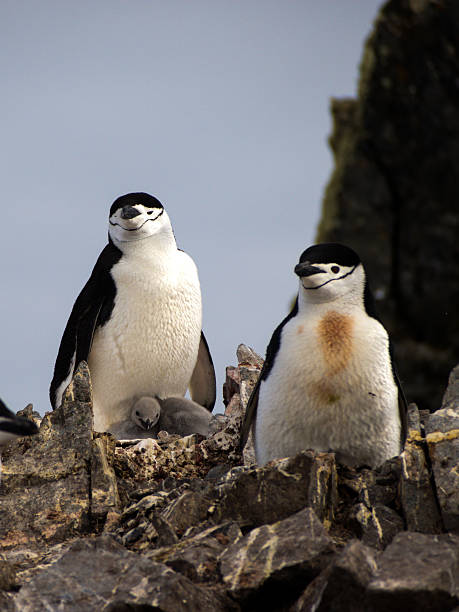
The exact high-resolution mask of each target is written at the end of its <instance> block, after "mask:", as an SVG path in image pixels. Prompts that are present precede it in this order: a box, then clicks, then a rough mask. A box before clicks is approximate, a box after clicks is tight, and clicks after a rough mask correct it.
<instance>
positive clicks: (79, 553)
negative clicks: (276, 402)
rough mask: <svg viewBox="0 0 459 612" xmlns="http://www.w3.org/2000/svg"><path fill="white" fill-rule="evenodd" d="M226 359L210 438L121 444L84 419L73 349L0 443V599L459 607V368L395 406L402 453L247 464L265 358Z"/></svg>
mask: <svg viewBox="0 0 459 612" xmlns="http://www.w3.org/2000/svg"><path fill="white" fill-rule="evenodd" d="M238 357H239V360H240V363H239V365H238V366H237V367H230V368H227V380H226V383H225V385H224V397H225V404H226V411H225V414H224V415H216V416H215V417H214V419H213V422H212V427H211V433H210V434H209V436H208V437H207V438H203V437H202V436H198V435H193V436H188V437H185V438H180V437H178V436H168V435H167V434H166V433H165V432H163V433H162V434H160V435H159V437H158V439H157V440H148V441H142V442H141V443H130V444H127V443H123V444H121V443H119V442H117V441H116V440H115V439H114V438H113V437H112V436H111V435H110V434H105V433H103V434H100V433H96V432H94V431H93V428H92V408H91V382H90V377H89V371H88V368H87V366H86V364H84V363H82V364H81V365H80V367H79V369H78V371H77V373H76V375H75V377H74V380H73V382H72V384H71V386H70V387H69V389H68V390H67V392H66V394H65V398H64V402H63V404H62V406H61V407H60V408H59V409H58V410H55V411H54V412H51V413H48V414H46V415H45V416H44V418H43V419H42V420H41V419H40V417H39V416H38V415H37V414H36V413H33V412H32V409H31V407H29V408H27V409H26V410H25V411H23V412H22V413H23V414H26V415H27V416H29V417H30V418H34V419H35V420H36V421H37V422H38V421H40V432H39V434H38V435H37V436H35V437H34V438H25V439H22V440H18V441H16V442H12V443H10V445H9V446H8V447H7V448H6V449H5V452H4V469H3V477H2V485H1V487H2V488H1V494H0V508H1V514H0V545H1V547H2V555H1V558H0V605H1V609H2V610H6V611H9V610H15V611H21V612H26V611H29V610H30V611H32V610H33V611H34V612H36V611H39V610H66V611H67V610H68V611H72V610H75V612H76V611H81V610H85V611H90V610H111V611H114V610H118V611H121V610H164V611H167V612H180V611H181V610H200V611H206V610H208V611H209V612H210V611H212V612H217V611H219V610H258V609H265V610H279V611H281V610H282V611H291V612H293V611H297V612H299V611H306V610H311V611H312V610H320V611H325V610H337V611H338V610H349V611H351V610H365V611H367V612H371V611H373V610H374V611H376V610H378V611H379V610H380V611H382V610H389V609H390V610H402V609H403V610H411V609H416V610H419V611H423V610H425V611H427V610H442V611H447V610H453V609H454V608H456V607H457V606H459V367H457V368H456V369H455V370H454V371H453V372H452V374H451V377H450V383H449V386H448V389H447V391H446V393H445V396H444V399H443V405H442V407H441V409H440V410H438V411H437V412H436V413H434V414H433V415H431V416H430V417H429V415H428V414H421V415H420V414H419V411H418V410H417V408H416V406H415V405H411V406H410V409H409V436H408V440H407V443H406V446H405V450H404V452H403V453H402V455H401V456H400V457H397V458H394V459H391V460H390V461H388V462H386V463H385V464H384V465H383V466H381V468H379V469H377V470H370V469H366V468H362V469H359V470H351V469H349V468H345V467H343V466H341V465H338V464H337V463H336V462H335V457H334V455H333V454H331V453H315V452H312V451H308V450H306V451H303V452H301V453H300V454H298V455H297V456H295V457H289V458H286V459H281V460H278V461H273V462H271V463H270V464H268V465H267V466H265V467H262V468H260V467H257V466H256V465H255V463H254V458H253V450H252V449H251V448H250V446H249V448H248V449H247V450H246V451H245V452H244V456H241V455H240V454H239V453H238V451H237V445H238V440H239V431H240V426H241V421H242V416H243V413H244V407H245V405H246V402H247V399H248V397H249V395H250V392H251V389H252V388H253V385H254V384H255V381H256V379H257V376H258V374H259V370H260V367H261V361H260V360H259V358H258V357H257V356H256V355H254V354H253V353H252V352H251V351H249V350H247V349H246V347H240V349H239V350H238Z"/></svg>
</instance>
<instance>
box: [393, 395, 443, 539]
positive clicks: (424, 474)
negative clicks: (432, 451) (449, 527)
mask: <svg viewBox="0 0 459 612" xmlns="http://www.w3.org/2000/svg"><path fill="white" fill-rule="evenodd" d="M426 452H427V446H426V441H425V438H424V436H423V435H422V431H421V421H420V418H419V411H418V409H417V407H416V405H415V404H411V405H410V406H409V407H408V435H407V439H406V442H405V448H404V452H403V453H402V455H401V460H402V474H401V476H402V477H401V480H400V502H401V505H402V509H403V514H404V517H405V521H406V527H407V529H408V530H409V531H419V532H421V533H441V531H442V524H441V518H440V513H439V511H438V505H437V501H436V499H435V492H434V486H433V483H432V482H431V478H430V473H429V467H428V464H427V460H426Z"/></svg>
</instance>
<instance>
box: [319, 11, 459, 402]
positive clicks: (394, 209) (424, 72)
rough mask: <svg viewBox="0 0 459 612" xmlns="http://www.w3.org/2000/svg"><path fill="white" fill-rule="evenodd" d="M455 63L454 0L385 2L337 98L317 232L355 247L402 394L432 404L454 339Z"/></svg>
mask: <svg viewBox="0 0 459 612" xmlns="http://www.w3.org/2000/svg"><path fill="white" fill-rule="evenodd" d="M419 6H423V9H422V10H419ZM458 73H459V16H458V5H457V2H454V0H446V1H445V2H420V1H417V2H414V1H412V0H411V1H404V2H386V3H385V4H384V5H383V7H382V9H381V11H380V14H379V16H378V18H377V19H376V21H375V25H374V29H373V32H372V33H371V35H370V37H369V38H368V40H367V43H366V45H365V49H364V52H363V57H362V62H361V70H360V82H359V89H358V92H359V93H358V99H357V100H355V101H352V100H342V101H341V100H335V101H334V102H333V103H332V114H333V118H334V123H335V127H334V130H333V134H332V137H331V144H332V148H333V153H334V157H335V169H334V172H333V175H332V177H331V179H330V182H329V184H328V187H327V189H326V192H325V197H324V201H323V211H322V218H321V221H320V225H319V230H318V234H317V241H319V242H320V241H333V242H335V241H337V242H343V243H345V244H348V245H349V246H351V247H352V248H355V250H356V251H357V252H358V253H359V255H360V257H361V258H362V261H363V262H364V264H365V269H366V271H367V272H368V276H369V279H370V284H371V285H372V288H373V292H374V293H375V295H376V298H377V309H378V312H379V314H380V316H381V317H382V320H383V321H384V324H385V326H386V327H387V328H388V329H389V331H390V332H391V335H392V339H393V341H394V344H395V348H396V356H397V357H398V364H399V369H400V374H401V379H402V383H403V385H404V387H405V392H406V395H407V397H408V398H410V400H411V401H415V402H416V403H417V404H418V405H419V406H421V407H423V408H424V407H429V408H430V409H431V410H433V409H436V408H437V406H438V405H439V404H440V393H441V389H442V388H443V386H444V381H445V380H446V377H447V375H448V372H449V371H450V369H451V368H452V367H453V366H454V365H456V360H457V354H458V349H459V326H458V325H457V316H456V310H455V305H457V304H458V303H459V283H457V282H452V279H454V278H456V275H457V270H456V262H457V261H458V259H459V241H458V240H457V235H458V228H459V209H458V207H457V203H456V200H457V198H456V191H457V187H456V186H457V184H458V182H459V166H458V164H457V159H458V157H459V117H458V114H457V112H456V109H457V105H458V103H459V87H458V83H457V80H456V77H457V74H458Z"/></svg>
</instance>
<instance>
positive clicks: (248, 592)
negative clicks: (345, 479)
mask: <svg viewBox="0 0 459 612" xmlns="http://www.w3.org/2000/svg"><path fill="white" fill-rule="evenodd" d="M334 550H335V547H334V545H333V543H332V540H331V538H330V537H329V536H328V535H327V533H326V531H325V529H324V528H323V526H322V524H321V523H320V521H319V519H318V518H317V516H316V515H315V513H314V511H313V510H312V509H311V508H305V509H304V510H301V511H300V512H297V513H296V514H294V515H292V516H290V517H288V518H286V519H284V520H282V521H279V522H277V523H274V524H272V525H263V526H262V527H259V528H257V529H254V530H253V531H251V532H250V533H249V534H247V535H246V536H245V537H243V538H242V539H240V540H239V541H237V542H236V543H235V544H232V545H231V546H229V547H228V548H227V550H226V551H225V552H224V553H223V555H222V557H221V561H220V571H221V574H222V577H223V582H224V584H225V585H226V587H227V589H228V591H229V593H231V596H232V597H234V598H236V599H238V600H245V602H246V603H245V605H246V606H248V607H249V609H262V608H263V607H265V609H271V610H275V609H277V607H280V606H281V605H282V606H286V604H288V602H289V601H290V602H293V601H294V600H295V599H296V597H297V596H298V594H299V593H300V592H301V590H302V588H303V587H304V584H305V583H306V582H307V581H309V580H311V579H312V578H314V577H315V576H317V575H318V574H319V573H320V572H321V570H322V569H324V567H325V566H326V565H327V564H328V563H329V561H330V559H331V557H332V555H333V553H334ZM266 606H268V607H267V608H266Z"/></svg>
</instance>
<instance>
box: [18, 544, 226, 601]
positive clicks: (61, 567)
mask: <svg viewBox="0 0 459 612" xmlns="http://www.w3.org/2000/svg"><path fill="white" fill-rule="evenodd" d="M64 585H65V586H64ZM227 606H231V602H230V601H228V600H227V598H225V597H224V596H223V595H221V594H219V593H218V592H212V591H211V590H209V589H204V588H201V587H199V586H198V585H195V584H193V583H192V582H191V581H190V580H188V579H187V578H186V577H185V576H183V575H181V574H177V573H176V572H174V571H173V570H171V569H170V568H169V567H166V566H165V565H163V564H160V563H155V562H153V561H150V560H149V559H147V558H145V557H141V556H139V555H137V554H135V553H132V552H130V551H127V550H126V549H125V548H123V547H122V546H120V545H119V544H117V543H116V542H115V541H113V540H112V539H111V538H109V537H107V536H102V537H99V538H95V539H91V540H90V539H85V540H83V539H82V540H77V541H76V542H74V543H73V544H71V545H70V546H69V547H68V548H67V549H66V550H65V551H64V552H63V554H62V555H61V557H60V558H59V559H57V560H55V561H54V562H53V563H51V564H50V565H48V566H45V567H43V569H42V570H41V571H40V572H39V573H38V574H37V575H36V576H35V577H34V578H32V580H31V581H30V582H29V583H28V584H26V585H24V586H23V587H22V589H21V590H20V592H19V593H18V595H17V596H16V597H15V599H14V609H15V610H17V611H18V612H41V611H45V610H46V611H48V610H58V609H65V610H66V611H67V610H68V612H72V611H75V612H77V611H78V612H81V610H85V611H88V612H90V611H92V610H94V611H96V610H97V611H99V610H112V611H115V610H133V609H137V610H139V609H142V610H147V609H151V610H153V609H155V610H163V611H164V612H180V611H185V610H187V611H189V610H197V609H199V610H204V611H208V612H214V611H218V610H226V609H228V608H227ZM229 609H231V607H230V608H229ZM233 609H234V607H233Z"/></svg>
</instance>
